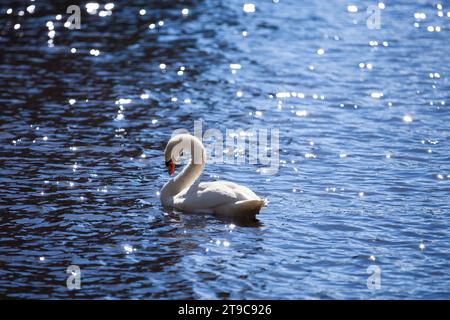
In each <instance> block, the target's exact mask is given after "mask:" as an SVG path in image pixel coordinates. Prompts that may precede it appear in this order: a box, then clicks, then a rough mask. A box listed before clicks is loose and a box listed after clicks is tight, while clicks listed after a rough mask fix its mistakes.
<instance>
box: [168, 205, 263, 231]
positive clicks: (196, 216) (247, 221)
mask: <svg viewBox="0 0 450 320" xmlns="http://www.w3.org/2000/svg"><path fill="white" fill-rule="evenodd" d="M263 210H264V209H263ZM164 213H165V214H167V215H168V217H170V218H171V219H173V220H174V221H184V220H185V219H187V220H191V219H192V220H194V221H205V217H213V218H214V219H216V220H217V221H221V222H222V223H224V224H231V225H236V226H239V227H251V228H261V227H263V226H264V224H263V222H262V221H260V220H259V219H258V218H257V216H258V215H257V216H256V217H255V218H247V217H228V216H220V215H213V214H209V213H198V212H181V211H178V210H175V209H171V208H164ZM261 214H264V212H261V213H260V214H259V215H261Z"/></svg>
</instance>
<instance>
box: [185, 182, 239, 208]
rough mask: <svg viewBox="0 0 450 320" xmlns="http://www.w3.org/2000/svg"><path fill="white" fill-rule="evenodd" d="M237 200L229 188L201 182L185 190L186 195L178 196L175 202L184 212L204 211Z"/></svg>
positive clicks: (218, 184)
mask: <svg viewBox="0 0 450 320" xmlns="http://www.w3.org/2000/svg"><path fill="white" fill-rule="evenodd" d="M177 198H178V197H177ZM238 200H239V199H238V197H237V196H236V193H235V192H234V191H233V189H232V188H230V187H229V186H227V185H224V184H220V183H214V182H203V183H200V184H195V185H193V186H191V187H190V188H189V189H188V190H186V193H184V194H183V195H180V197H179V198H178V199H177V200H176V202H177V203H178V204H179V205H182V207H183V209H184V210H190V211H195V210H199V209H200V210H202V211H205V209H213V208H215V207H218V206H222V205H224V204H226V203H234V202H236V201H238Z"/></svg>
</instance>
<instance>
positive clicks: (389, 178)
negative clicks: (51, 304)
mask: <svg viewBox="0 0 450 320" xmlns="http://www.w3.org/2000/svg"><path fill="white" fill-rule="evenodd" d="M247 2H248V3H250V2H251V1H247ZM107 3H108V2H104V3H103V2H101V3H99V8H98V9H96V10H93V11H92V10H91V12H90V13H89V12H87V10H86V6H85V5H86V2H83V3H80V7H81V29H80V30H70V29H68V28H66V27H64V23H65V21H66V20H67V18H68V16H69V15H68V14H67V13H66V8H67V7H68V6H70V5H72V4H73V3H72V2H70V1H57V2H56V3H55V2H53V1H52V2H50V1H47V2H41V1H35V2H30V1H2V2H1V5H0V70H1V72H0V186H1V190H0V297H8V298H43V299H48V298H52V299H54V298H56V299H60V298H62V299H65V298H98V299H120V298H131V299H173V298H177V299H178V298H188V299H191V298H194V299H269V298H271V299H407V298H412V299H423V298H427V299H449V298H450V273H449V270H450V269H449V267H450V234H449V230H450V220H449V218H450V217H449V214H450V204H449V203H450V201H449V199H450V130H449V126H450V109H449V104H450V101H449V92H450V86H449V78H448V76H449V74H450V55H449V53H450V42H449V35H450V13H449V12H450V6H449V5H447V4H446V3H441V2H436V1H416V2H413V1H406V0H405V1H389V2H385V3H384V4H380V5H378V7H379V8H380V28H379V29H369V28H368V26H367V25H366V20H367V13H366V8H367V6H369V5H371V4H372V5H377V2H373V3H369V2H366V1H352V2H347V1H340V0H332V1H307V2H301V1H295V0H279V1H272V0H264V1H253V3H254V4H255V7H256V9H255V11H254V12H251V11H253V10H251V9H252V8H251V6H250V7H248V6H247V7H245V8H247V9H246V10H247V11H249V12H245V10H243V8H244V7H243V5H244V3H245V1H237V0H230V1H218V0H210V1H206V0H205V1H120V2H114V7H113V8H112V9H110V10H106V9H105V8H104V7H105V5H106V4H107ZM439 4H442V6H439ZM30 5H35V7H34V8H29V6H30ZM349 5H356V6H357V7H358V11H357V12H352V11H354V10H353V9H352V8H351V7H348V6H349ZM88 7H89V6H88ZM89 8H96V6H95V5H94V6H92V5H91V6H90V7H89ZM184 8H187V9H189V11H188V12H187V11H182V10H183V9H184ZM8 9H11V10H10V11H9V10H8ZM32 9H33V10H32ZM143 9H145V10H146V11H145V14H144V12H143V11H141V10H143ZM21 11H23V12H21ZM108 11H109V12H108ZM101 12H103V13H101ZM183 12H184V13H185V14H183ZM22 13H23V14H22ZM58 14H61V15H62V17H61V19H59V18H60V17H57V15H58ZM58 19H59V20H58ZM97 50H98V51H97ZM196 120H202V121H203V122H202V124H203V129H204V130H206V129H208V128H214V129H219V130H221V131H222V132H225V130H226V129H237V128H243V129H249V128H252V127H258V128H265V129H268V130H270V129H278V130H279V133H280V141H279V142H280V150H279V162H280V163H279V169H278V172H277V173H276V174H275V175H271V176H266V175H262V174H260V173H261V165H253V164H249V163H245V164H242V165H233V164H210V165H208V164H207V166H206V169H205V172H204V173H203V175H202V178H201V179H202V180H203V181H208V180H209V181H211V180H217V179H224V180H229V181H233V182H237V183H240V184H243V185H246V186H248V187H249V188H251V189H252V190H254V191H255V192H256V193H257V194H258V195H260V196H262V197H264V198H267V199H268V200H269V201H270V203H269V205H268V206H267V207H266V208H264V209H263V210H262V212H261V214H260V215H258V220H257V221H256V222H254V223H252V224H239V223H233V222H226V221H223V220H220V219H218V218H216V217H214V216H210V215H199V214H185V213H181V212H176V211H170V210H167V209H164V208H162V207H161V205H160V201H159V198H158V191H159V190H160V188H161V187H162V185H163V184H164V183H165V182H166V181H167V180H168V176H167V174H166V170H165V167H164V165H163V163H164V157H163V150H164V147H165V144H166V143H167V141H168V140H169V138H170V136H171V134H172V132H173V130H175V129H178V128H186V129H188V130H190V131H193V126H194V121H196ZM70 265H77V266H79V267H80V270H81V289H80V290H68V288H67V286H66V280H67V277H68V274H67V273H66V269H67V268H68V267H69V266H70ZM370 266H375V267H376V268H379V270H380V271H381V287H379V288H377V289H373V288H368V286H367V281H368V278H369V276H370V274H369V273H368V268H369V267H370Z"/></svg>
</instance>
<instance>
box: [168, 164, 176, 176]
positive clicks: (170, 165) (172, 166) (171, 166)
mask: <svg viewBox="0 0 450 320" xmlns="http://www.w3.org/2000/svg"><path fill="white" fill-rule="evenodd" d="M168 170H169V175H173V173H174V172H175V163H173V161H171V162H170V164H169V167H168Z"/></svg>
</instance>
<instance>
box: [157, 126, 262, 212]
mask: <svg viewBox="0 0 450 320" xmlns="http://www.w3.org/2000/svg"><path fill="white" fill-rule="evenodd" d="M183 151H190V154H191V160H190V162H189V163H188V164H187V165H186V166H185V168H184V169H183V171H181V172H180V173H179V174H178V175H177V176H176V177H175V178H173V179H170V180H169V181H168V182H167V183H166V184H165V185H164V186H163V187H162V189H161V192H160V200H161V204H162V205H163V206H167V207H173V208H176V209H178V210H181V211H187V212H199V213H212V214H216V215H220V216H225V217H236V218H244V217H245V218H251V217H253V218H254V217H255V215H256V214H258V213H259V211H260V210H261V208H262V207H263V206H265V205H266V204H267V201H266V200H265V199H261V198H260V197H258V196H257V195H256V194H255V193H254V192H253V191H251V190H250V189H249V188H247V187H244V186H240V185H238V184H235V183H233V182H227V181H214V182H201V183H200V182H198V181H197V179H198V177H199V176H200V174H201V173H202V171H203V168H204V167H205V162H206V153H205V148H204V147H203V144H202V142H201V141H200V140H199V139H198V138H196V137H194V136H192V135H190V134H179V135H176V136H175V137H173V138H172V139H170V141H169V142H168V143H167V146H166V149H165V151H164V153H165V162H166V167H167V170H168V173H169V174H170V175H173V173H174V171H175V164H176V163H177V161H178V160H179V159H180V157H181V156H182V154H183Z"/></svg>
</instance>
